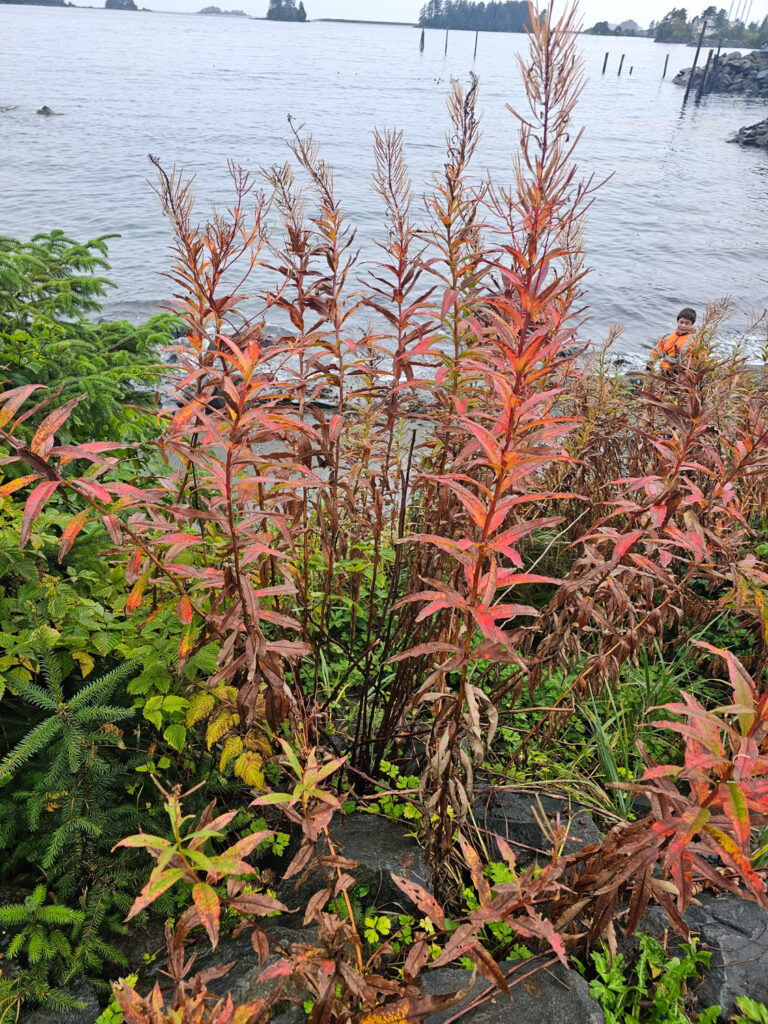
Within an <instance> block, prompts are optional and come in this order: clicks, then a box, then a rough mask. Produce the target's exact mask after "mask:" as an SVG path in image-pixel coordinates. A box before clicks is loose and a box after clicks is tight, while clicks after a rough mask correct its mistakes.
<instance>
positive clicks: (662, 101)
mask: <svg viewBox="0 0 768 1024" xmlns="http://www.w3.org/2000/svg"><path fill="white" fill-rule="evenodd" d="M0 36H2V38H3V41H4V46H3V50H4V58H3V61H4V68H3V71H4V73H3V75H2V78H1V79H0V107H6V106H15V109H13V110H7V111H6V112H4V113H2V114H0V143H1V144H2V153H3V159H2V161H0V231H2V232H4V233H10V234H15V235H19V236H26V235H30V234H31V233H33V232H35V231H41V230H49V229H51V228H53V227H60V228H63V229H64V230H66V231H68V232H69V233H71V234H73V235H74V236H76V237H79V238H85V237H91V236H93V235H95V234H100V233H104V232H112V231H117V232H120V234H121V235H122V238H121V239H119V240H116V241H115V242H113V243H112V246H111V253H112V259H113V265H114V267H113V277H114V278H115V279H116V280H117V282H118V284H119V290H118V292H117V293H113V294H112V295H111V296H110V298H109V300H108V304H107V311H108V312H109V313H110V314H119V315H128V316H131V317H135V318H139V317H141V316H142V315H144V314H145V313H146V312H147V311H148V308H149V307H150V306H151V305H152V304H153V303H156V302H159V301H161V300H162V297H163V296H164V295H167V294H168V291H169V290H170V289H169V286H168V284H167V282H166V281H165V280H164V279H163V278H162V277H161V276H160V274H161V272H162V271H163V270H164V269H166V268H167V259H168V256H167V251H166V246H167V243H168V233H167V226H166V225H165V223H164V222H163V220H162V218H161V216H160V212H159V207H158V204H157V200H156V198H155V197H154V195H153V194H152V192H151V190H150V188H149V187H148V185H147V183H146V179H147V177H148V176H149V174H150V171H151V168H150V167H149V165H148V163H147V159H146V154H147V153H149V152H152V153H157V154H159V155H160V156H161V157H162V159H163V161H164V163H165V164H167V165H171V164H173V163H174V162H175V163H177V164H179V165H182V166H184V167H185V168H186V170H188V171H190V172H195V173H196V174H197V184H196V188H197V192H198V195H199V209H200V211H201V216H202V215H203V214H204V211H205V210H206V208H207V207H208V205H209V204H210V203H213V202H218V203H220V204H224V203H226V200H227V182H228V179H227V170H226V161H227V158H228V157H232V158H234V159H235V160H236V161H238V162H240V163H242V164H243V165H245V166H247V167H250V168H253V169H254V170H257V169H258V168H259V167H261V166H265V165H269V164H272V163H274V162H282V161H283V160H284V159H286V157H287V149H286V147H285V137H286V133H287V127H288V126H287V124H286V115H287V114H288V113H291V114H293V115H294V116H295V117H296V118H297V119H299V120H300V121H304V122H305V123H306V125H307V126H308V127H309V128H311V130H312V131H313V133H314V134H315V136H316V138H317V140H318V142H320V143H321V145H322V150H323V155H324V156H325V157H326V158H327V159H328V160H329V161H330V162H331V163H332V164H333V166H334V168H335V169H336V182H337V188H338V193H339V196H340V197H341V198H342V200H343V201H344V203H345V207H346V210H347V213H348V215H349V217H350V220H351V221H352V222H353V223H355V224H356V225H357V226H358V229H359V231H358V241H359V242H360V244H361V246H362V249H363V253H364V255H368V256H372V255H373V254H374V252H375V249H374V247H373V241H374V239H375V238H376V237H377V235H379V234H380V232H381V226H382V210H381V203H380V200H379V199H378V197H377V196H376V195H375V194H374V192H373V190H372V188H371V187H370V174H371V171H372V168H373V157H372V151H371V134H372V130H373V128H374V126H376V127H379V128H383V127H401V128H403V129H404V131H405V135H406V144H407V153H408V158H409V163H410V168H411V174H412V177H413V180H414V183H415V185H416V187H417V189H419V190H420V189H422V188H423V187H424V185H425V184H427V183H428V181H429V179H430V174H431V172H432V170H433V169H439V168H440V167H441V165H442V150H443V136H444V132H445V127H446V116H445V113H444V103H445V97H446V93H447V90H448V83H449V80H450V77H451V76H452V75H454V76H459V77H462V78H465V79H466V77H467V75H468V73H469V71H470V70H472V69H474V70H475V71H476V72H477V73H478V74H479V76H480V80H481V93H480V105H481V107H482V108H483V110H484V112H485V115H484V121H483V128H484V138H483V142H482V145H481V147H480V150H479V152H478V156H477V170H478V173H482V172H484V171H485V170H489V171H490V172H491V173H492V174H493V176H494V178H495V179H496V180H497V181H498V182H500V183H504V182H507V181H509V180H510V178H511V156H512V154H513V153H514V151H515V148H516V131H515V123H514V120H513V118H512V117H511V116H510V114H509V113H508V112H507V111H506V109H505V104H506V103H507V102H511V103H512V104H518V105H520V104H521V103H522V101H523V95H522V87H521V84H520V81H519V76H518V72H517V69H516V64H515V60H514V56H515V51H516V48H517V47H519V46H521V45H523V43H524V37H522V36H518V35H493V34H481V36H480V44H479V48H478V57H477V61H475V62H474V63H473V60H472V51H473V48H474V34H473V33H463V32H452V33H451V35H450V40H449V50H448V56H447V57H444V56H443V47H444V34H443V33H441V32H437V31H434V32H427V45H426V49H425V52H424V53H423V54H419V52H418V33H417V32H415V31H413V30H412V29H410V28H398V27H385V26H375V27H374V26H362V25H340V24H327V23H319V22H318V23H314V24H307V25H302V26H293V25H283V24H275V23H268V22H261V21H253V20H244V19H231V18H203V17H199V16H195V15H171V14H149V13H147V14H132V13H128V12H125V13H124V12H118V11H110V12H107V11H103V10H71V9H70V10H61V9H55V8H51V9H46V8H42V7H23V6H22V7H17V6H0ZM582 45H583V52H584V58H585V62H586V69H587V73H588V75H589V76H590V77H589V80H588V83H587V87H586V90H585V93H584V96H583V99H582V101H581V104H580V107H579V111H578V117H579V119H580V121H581V122H582V123H583V124H584V126H585V128H586V133H585V137H584V141H583V143H582V146H581V149H580V158H581V165H582V169H583V171H584V172H585V173H593V172H594V173H595V175H596V176H597V177H604V176H606V175H608V174H611V173H612V172H613V177H612V178H611V180H610V181H609V182H608V183H607V184H606V185H605V187H604V188H603V190H602V191H601V192H600V193H599V195H598V197H597V200H596V202H595V204H594V206H593V208H592V210H591V211H590V214H589V223H588V235H587V245H588V259H589V263H590V265H591V266H592V268H593V273H592V274H591V276H590V277H589V279H588V300H589V303H590V306H591V320H590V321H589V323H588V324H587V326H586V328H585V334H586V335H587V336H591V337H593V338H595V339H598V338H600V337H602V336H603V335H604V333H605V331H606V330H607V328H608V325H609V324H610V323H611V322H613V321H618V322H621V323H623V324H624V325H625V326H626V331H625V334H624V336H623V338H622V339H621V341H620V343H619V347H620V348H621V349H622V350H623V351H624V352H625V353H627V354H628V355H630V356H632V357H634V358H635V359H636V360H641V359H643V355H644V353H645V352H647V351H648V350H649V349H650V347H651V345H652V344H653V342H654V341H655V340H656V338H657V337H658V336H659V335H660V334H661V333H662V331H664V330H667V329H670V328H671V326H673V325H674V317H675V314H676V313H677V310H678V309H679V308H680V306H682V305H694V306H698V307H699V308H701V307H702V306H703V303H704V302H705V301H706V300H707V299H710V298H716V297H719V296H721V295H723V294H724V293H731V294H732V295H733V296H734V299H735V302H736V306H737V310H738V315H737V318H736V322H735V324H734V331H736V332H737V333H738V332H740V330H741V329H742V328H743V327H744V325H745V324H746V322H747V317H748V314H749V311H750V310H751V309H753V308H756V307H762V306H765V305H768V261H766V253H765V241H764V239H765V237H766V220H767V218H766V214H768V194H767V192H766V177H768V154H766V153H757V152H755V151H749V150H742V149H740V148H739V147H737V146H733V145H727V144H726V142H725V139H726V138H728V137H729V136H730V135H732V134H733V133H734V132H735V131H736V130H737V129H738V128H739V127H741V126H742V125H744V124H749V123H752V122H753V121H757V120H759V119H760V118H761V117H764V116H765V111H764V108H762V107H760V106H759V105H757V104H755V103H754V101H746V100H743V99H735V98H733V97H724V96H709V97H707V98H706V100H705V101H704V102H702V103H701V104H696V103H695V102H694V101H692V100H689V103H688V106H687V108H686V109H685V111H681V109H680V108H681V104H682V98H683V92H682V90H681V89H680V88H679V87H677V86H674V85H673V84H672V82H671V78H672V77H673V76H674V74H675V73H676V71H677V70H678V69H679V68H680V67H682V66H685V65H687V64H690V63H691V59H692V51H691V50H689V49H687V48H684V47H679V46H678V47H674V46H673V47H665V46H657V45H655V44H654V43H652V42H650V41H648V40H639V39H617V40H610V41H608V42H606V40H605V39H598V38H595V37H586V36H585V37H582ZM606 46H607V47H608V48H609V49H610V50H611V58H610V60H609V66H608V72H607V74H606V75H605V76H602V75H601V74H600V69H601V67H602V63H603V55H604V53H605V49H606ZM622 52H624V53H626V55H627V56H626V60H625V72H624V74H623V75H622V76H621V77H618V76H617V74H616V69H617V67H618V60H619V57H620V54H621V53H622ZM667 52H670V53H671V58H670V70H669V74H668V76H667V79H666V81H662V80H661V73H662V69H663V65H664V59H665V56H666V54H667ZM629 66H633V67H634V71H633V74H632V75H631V76H630V75H628V74H627V73H626V69H627V68H628V67H629ZM43 104H47V105H48V106H49V107H51V108H52V109H53V110H55V111H58V112H61V114H62V115H63V116H61V117H56V118H44V117H39V116H37V115H36V114H35V111H36V110H37V109H38V108H39V107H40V106H42V105H43Z"/></svg>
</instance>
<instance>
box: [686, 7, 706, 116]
mask: <svg viewBox="0 0 768 1024" xmlns="http://www.w3.org/2000/svg"><path fill="white" fill-rule="evenodd" d="M706 31H707V23H706V21H705V22H704V24H703V25H702V26H701V35H700V36H699V45H698V46H697V47H696V56H695V57H694V58H693V67H692V68H691V73H690V75H689V76H688V85H687V86H686V89H685V96H684V97H683V106H685V104H686V103H687V102H688V97H689V96H690V94H691V86H692V85H693V76H694V75H695V74H696V65H697V64H698V63H699V54H700V53H701V44H702V43H703V42H704V33H705V32H706Z"/></svg>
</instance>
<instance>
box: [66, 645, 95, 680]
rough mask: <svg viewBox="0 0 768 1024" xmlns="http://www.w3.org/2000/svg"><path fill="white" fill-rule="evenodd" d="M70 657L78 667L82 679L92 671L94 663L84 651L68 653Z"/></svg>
mask: <svg viewBox="0 0 768 1024" xmlns="http://www.w3.org/2000/svg"><path fill="white" fill-rule="evenodd" d="M70 653H71V655H72V657H73V658H74V659H75V661H76V662H77V663H78V665H79V666H80V672H81V673H82V676H83V679H85V677H86V676H87V675H89V674H90V673H91V672H92V671H93V666H94V665H95V664H96V662H95V661H94V660H93V658H92V657H91V656H90V654H86V652H85V651H70Z"/></svg>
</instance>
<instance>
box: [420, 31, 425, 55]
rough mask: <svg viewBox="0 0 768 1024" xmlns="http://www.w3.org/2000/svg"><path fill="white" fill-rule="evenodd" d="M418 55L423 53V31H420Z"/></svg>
mask: <svg viewBox="0 0 768 1024" xmlns="http://www.w3.org/2000/svg"><path fill="white" fill-rule="evenodd" d="M419 53H424V29H422V30H421V39H420V40H419Z"/></svg>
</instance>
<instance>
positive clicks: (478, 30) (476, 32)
mask: <svg viewBox="0 0 768 1024" xmlns="http://www.w3.org/2000/svg"><path fill="white" fill-rule="evenodd" d="M479 35H480V29H476V30H475V52H474V53H473V55H472V60H475V59H476V58H477V37H478V36H479Z"/></svg>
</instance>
